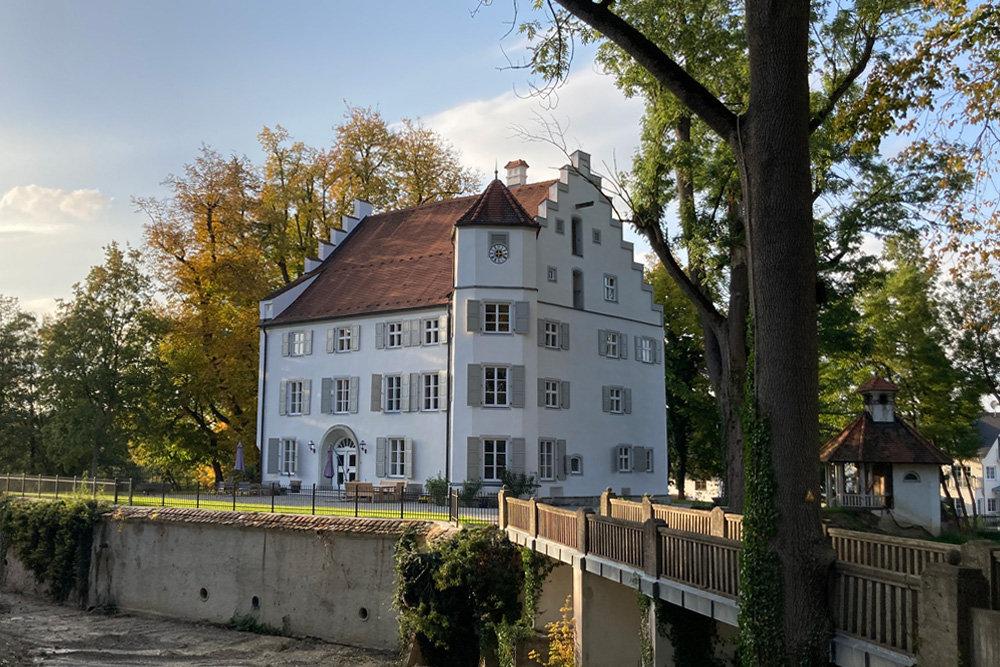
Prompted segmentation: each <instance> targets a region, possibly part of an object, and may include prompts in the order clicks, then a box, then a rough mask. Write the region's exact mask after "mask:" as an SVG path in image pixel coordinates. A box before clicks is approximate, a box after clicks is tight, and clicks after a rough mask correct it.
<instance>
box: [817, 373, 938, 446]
mask: <svg viewBox="0 0 1000 667" xmlns="http://www.w3.org/2000/svg"><path fill="white" fill-rule="evenodd" d="M882 382H885V380H882ZM868 384H871V381H870V382H868V383H865V385H863V386H867V385H868ZM885 384H887V385H890V386H891V387H892V388H893V389H895V385H892V383H890V382H885ZM870 389H875V390H876V391H878V390H888V389H886V388H884V387H872V388H870ZM866 391H867V390H866ZM819 458H820V460H821V461H823V462H824V463H855V462H864V463H938V464H941V465H949V464H950V463H951V458H950V457H949V456H948V455H947V454H945V453H944V452H942V451H941V450H940V449H939V448H938V447H937V446H936V445H935V444H934V443H932V442H931V441H930V440H928V439H927V438H925V437H924V436H922V435H920V433H918V432H917V431H916V430H915V429H914V428H913V427H912V426H910V425H909V424H907V423H906V422H904V421H903V420H902V419H900V418H899V417H896V418H895V420H894V421H891V422H885V423H876V422H875V421H874V420H873V419H872V418H871V416H870V415H869V414H868V413H867V412H865V413H862V414H861V416H859V417H858V418H857V419H855V420H854V421H853V422H851V423H850V425H849V426H848V427H847V428H845V429H844V430H843V431H841V432H840V433H838V434H837V435H836V436H834V437H833V438H831V439H830V440H829V441H828V442H827V443H826V444H825V445H823V447H822V448H821V449H820V452H819Z"/></svg>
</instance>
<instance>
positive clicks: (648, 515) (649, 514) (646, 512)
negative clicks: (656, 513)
mask: <svg viewBox="0 0 1000 667" xmlns="http://www.w3.org/2000/svg"><path fill="white" fill-rule="evenodd" d="M652 518H653V501H652V500H650V499H649V496H647V495H646V494H643V495H642V520H643V521H646V520H647V519H652Z"/></svg>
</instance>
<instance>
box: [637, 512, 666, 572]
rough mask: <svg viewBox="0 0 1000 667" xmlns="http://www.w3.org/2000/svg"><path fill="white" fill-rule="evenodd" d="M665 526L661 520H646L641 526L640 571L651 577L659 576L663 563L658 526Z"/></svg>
mask: <svg viewBox="0 0 1000 667" xmlns="http://www.w3.org/2000/svg"><path fill="white" fill-rule="evenodd" d="M666 525H667V524H666V522H665V521H663V520H662V519H646V520H645V521H644V522H643V524H642V566H643V568H642V569H643V570H644V571H645V572H646V574H647V575H649V576H651V577H657V576H659V574H660V565H661V564H662V563H663V548H662V547H661V545H660V526H666Z"/></svg>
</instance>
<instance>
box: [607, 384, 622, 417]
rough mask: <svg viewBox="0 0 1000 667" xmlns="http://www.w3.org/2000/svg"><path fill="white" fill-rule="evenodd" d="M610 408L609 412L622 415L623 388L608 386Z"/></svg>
mask: <svg viewBox="0 0 1000 667" xmlns="http://www.w3.org/2000/svg"><path fill="white" fill-rule="evenodd" d="M608 398H609V408H608V412H611V413H614V414H616V415H620V414H621V413H622V412H623V411H624V410H623V406H622V388H621V387H610V388H608Z"/></svg>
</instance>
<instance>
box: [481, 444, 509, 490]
mask: <svg viewBox="0 0 1000 667" xmlns="http://www.w3.org/2000/svg"><path fill="white" fill-rule="evenodd" d="M506 471H507V440H506V439H501V438H484V439H483V481H484V482H499V481H500V480H501V479H503V474H504V473H505V472H506Z"/></svg>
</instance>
